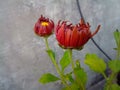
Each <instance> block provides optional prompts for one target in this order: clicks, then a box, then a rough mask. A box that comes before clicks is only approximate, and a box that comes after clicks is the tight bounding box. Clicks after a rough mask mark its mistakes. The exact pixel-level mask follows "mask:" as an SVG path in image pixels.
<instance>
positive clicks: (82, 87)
mask: <svg viewBox="0 0 120 90" xmlns="http://www.w3.org/2000/svg"><path fill="white" fill-rule="evenodd" d="M68 50H69V57H70V59H71V65H72V69H73V74H74V76H75V79H76V81H75V82H76V83H77V84H78V85H79V87H80V90H85V87H84V86H83V85H82V83H81V81H78V80H79V79H77V76H76V74H75V72H74V69H75V65H74V60H73V58H72V49H68Z"/></svg>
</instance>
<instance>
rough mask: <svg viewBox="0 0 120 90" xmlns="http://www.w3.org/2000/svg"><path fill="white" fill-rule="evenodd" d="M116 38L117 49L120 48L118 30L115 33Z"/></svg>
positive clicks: (119, 33)
mask: <svg viewBox="0 0 120 90" xmlns="http://www.w3.org/2000/svg"><path fill="white" fill-rule="evenodd" d="M114 38H115V41H116V44H117V47H120V32H119V31H118V29H117V30H116V31H115V32H114Z"/></svg>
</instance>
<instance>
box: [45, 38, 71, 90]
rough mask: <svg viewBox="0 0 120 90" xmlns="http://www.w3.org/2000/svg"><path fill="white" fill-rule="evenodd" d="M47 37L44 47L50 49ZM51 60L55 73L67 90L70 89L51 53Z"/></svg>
mask: <svg viewBox="0 0 120 90" xmlns="http://www.w3.org/2000/svg"><path fill="white" fill-rule="evenodd" d="M47 39H48V38H47V37H45V44H46V49H47V50H50V47H49V44H48V40H47ZM51 61H52V63H53V64H54V66H55V68H56V71H57V73H58V74H59V75H60V78H61V81H62V83H63V84H64V85H65V86H66V87H67V88H68V89H69V90H71V88H70V87H69V85H68V84H67V82H66V81H65V78H64V74H63V73H62V72H61V70H60V68H59V66H58V64H57V62H56V60H55V58H54V57H53V56H52V55H51Z"/></svg>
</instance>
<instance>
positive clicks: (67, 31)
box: [65, 29, 72, 47]
mask: <svg viewBox="0 0 120 90" xmlns="http://www.w3.org/2000/svg"><path fill="white" fill-rule="evenodd" d="M71 33H72V31H71V30H70V29H67V30H66V33H65V47H69V46H70V39H71Z"/></svg>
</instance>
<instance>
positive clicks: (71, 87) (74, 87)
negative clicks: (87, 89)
mask: <svg viewBox="0 0 120 90" xmlns="http://www.w3.org/2000/svg"><path fill="white" fill-rule="evenodd" d="M62 90H80V88H79V87H78V86H77V84H76V83H72V84H71V85H69V88H68V87H64V88H63V89H62Z"/></svg>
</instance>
